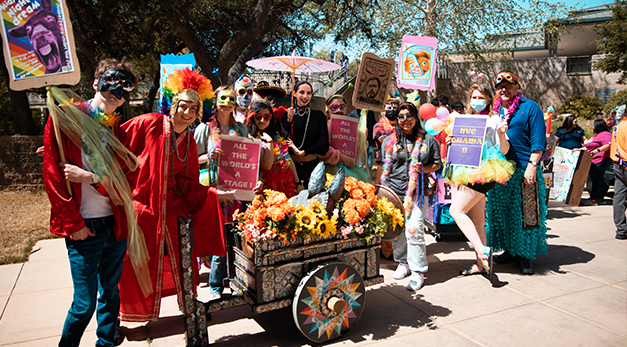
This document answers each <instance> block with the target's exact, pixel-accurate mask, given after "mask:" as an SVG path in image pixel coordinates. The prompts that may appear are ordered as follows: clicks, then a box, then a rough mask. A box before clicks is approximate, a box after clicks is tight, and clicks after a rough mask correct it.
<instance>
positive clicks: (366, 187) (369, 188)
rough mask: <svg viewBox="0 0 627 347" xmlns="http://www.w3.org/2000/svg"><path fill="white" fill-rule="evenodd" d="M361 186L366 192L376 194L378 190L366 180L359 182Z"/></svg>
mask: <svg viewBox="0 0 627 347" xmlns="http://www.w3.org/2000/svg"><path fill="white" fill-rule="evenodd" d="M359 188H361V190H363V191H364V193H366V194H374V193H375V191H376V190H377V189H376V188H375V187H374V186H373V185H372V184H370V183H366V182H361V181H360V182H359Z"/></svg>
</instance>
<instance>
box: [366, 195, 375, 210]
mask: <svg viewBox="0 0 627 347" xmlns="http://www.w3.org/2000/svg"><path fill="white" fill-rule="evenodd" d="M366 200H367V201H368V203H370V206H372V207H375V206H377V196H376V195H374V194H370V193H369V194H368V195H367V196H366Z"/></svg>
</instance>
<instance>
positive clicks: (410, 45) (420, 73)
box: [397, 35, 438, 90]
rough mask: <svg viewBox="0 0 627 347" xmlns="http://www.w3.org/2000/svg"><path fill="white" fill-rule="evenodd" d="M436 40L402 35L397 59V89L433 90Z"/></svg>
mask: <svg viewBox="0 0 627 347" xmlns="http://www.w3.org/2000/svg"><path fill="white" fill-rule="evenodd" d="M437 48H438V39H436V38H435V37H427V36H410V35H404V36H403V41H402V43H401V50H400V53H399V57H398V74H397V76H398V86H399V88H408V89H414V90H415V89H420V90H433V89H434V88H435V70H436V59H437Z"/></svg>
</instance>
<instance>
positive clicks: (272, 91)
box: [254, 81, 287, 98]
mask: <svg viewBox="0 0 627 347" xmlns="http://www.w3.org/2000/svg"><path fill="white" fill-rule="evenodd" d="M254 91H255V93H257V94H259V95H262V96H263V95H271V96H273V97H275V98H282V97H284V96H285V95H287V93H286V92H285V89H283V88H281V87H275V86H271V85H270V84H268V82H266V81H261V82H259V83H257V86H256V87H255V89H254Z"/></svg>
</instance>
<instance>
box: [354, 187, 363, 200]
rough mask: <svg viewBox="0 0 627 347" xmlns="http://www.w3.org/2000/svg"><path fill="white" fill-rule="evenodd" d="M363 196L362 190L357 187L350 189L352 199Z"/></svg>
mask: <svg viewBox="0 0 627 347" xmlns="http://www.w3.org/2000/svg"><path fill="white" fill-rule="evenodd" d="M363 197H364V191H363V190H361V189H359V188H355V189H353V190H352V191H351V198H353V199H363Z"/></svg>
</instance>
